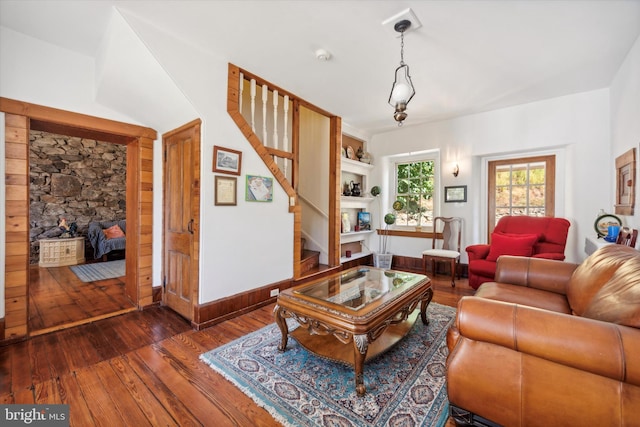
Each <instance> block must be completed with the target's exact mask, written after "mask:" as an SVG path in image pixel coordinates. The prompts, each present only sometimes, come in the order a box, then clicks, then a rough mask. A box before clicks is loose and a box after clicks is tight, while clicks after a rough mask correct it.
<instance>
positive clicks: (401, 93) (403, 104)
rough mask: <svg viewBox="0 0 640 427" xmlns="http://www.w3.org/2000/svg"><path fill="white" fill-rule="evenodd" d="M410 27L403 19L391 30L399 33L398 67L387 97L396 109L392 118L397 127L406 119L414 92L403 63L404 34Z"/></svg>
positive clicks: (406, 67)
mask: <svg viewBox="0 0 640 427" xmlns="http://www.w3.org/2000/svg"><path fill="white" fill-rule="evenodd" d="M409 27H411V21H409V20H407V19H403V20H402V21H399V22H397V23H396V24H395V25H394V26H393V29H394V30H396V31H397V32H399V33H400V66H399V67H398V68H396V77H395V80H394V82H393V86H392V87H391V94H390V95H389V104H390V105H391V106H392V107H394V108H395V109H396V111H395V112H394V113H393V118H394V119H395V120H396V122H398V126H402V121H403V120H404V119H406V118H407V113H406V111H405V110H406V109H407V104H409V101H411V98H413V95H415V93H416V91H415V89H414V88H413V83H411V76H410V75H409V66H408V65H407V64H405V63H404V32H405V31H407V30H408V29H409Z"/></svg>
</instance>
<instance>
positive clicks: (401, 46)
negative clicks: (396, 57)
mask: <svg viewBox="0 0 640 427" xmlns="http://www.w3.org/2000/svg"><path fill="white" fill-rule="evenodd" d="M400 65H404V30H402V31H400Z"/></svg>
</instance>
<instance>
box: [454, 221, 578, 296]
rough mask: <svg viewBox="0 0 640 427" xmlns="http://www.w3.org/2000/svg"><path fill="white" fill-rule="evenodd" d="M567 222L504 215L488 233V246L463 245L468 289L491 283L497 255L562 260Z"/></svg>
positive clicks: (567, 228) (567, 229) (567, 230)
mask: <svg viewBox="0 0 640 427" xmlns="http://www.w3.org/2000/svg"><path fill="white" fill-rule="evenodd" d="M570 226H571V223H569V221H567V220H566V219H564V218H551V217H532V216H505V217H502V218H500V221H498V223H497V224H496V228H495V229H494V230H493V233H491V244H489V245H485V244H479V245H471V246H467V249H466V250H467V255H469V286H471V287H472V288H473V289H478V287H479V286H480V285H481V284H483V283H484V282H492V281H493V278H494V276H495V273H496V261H497V260H498V257H499V256H500V255H515V256H529V257H533V258H546V259H555V260H558V261H563V260H564V248H565V245H566V243H567V234H568V233H569V227H570Z"/></svg>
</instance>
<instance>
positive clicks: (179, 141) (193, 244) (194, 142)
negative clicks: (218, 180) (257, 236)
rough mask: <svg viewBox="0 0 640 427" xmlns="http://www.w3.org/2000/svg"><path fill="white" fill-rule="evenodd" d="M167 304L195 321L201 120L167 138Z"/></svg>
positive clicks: (164, 275) (165, 217)
mask: <svg viewBox="0 0 640 427" xmlns="http://www.w3.org/2000/svg"><path fill="white" fill-rule="evenodd" d="M163 149H164V221H163V223H164V252H163V254H164V256H163V294H162V295H163V296H162V299H163V303H164V304H165V305H167V306H168V307H170V308H172V309H173V310H175V311H176V312H178V313H180V315H182V316H184V317H185V318H186V319H188V320H193V316H194V310H195V306H196V304H197V302H198V282H199V281H198V248H199V237H198V233H199V230H200V227H199V225H200V221H199V217H200V215H199V207H200V120H196V121H193V122H191V123H188V124H186V125H184V126H182V127H180V128H178V129H175V130H173V131H171V132H168V133H166V134H164V135H163Z"/></svg>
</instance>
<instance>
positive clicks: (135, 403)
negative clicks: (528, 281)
mask: <svg viewBox="0 0 640 427" xmlns="http://www.w3.org/2000/svg"><path fill="white" fill-rule="evenodd" d="M432 282H433V283H434V299H433V301H435V302H438V303H440V304H444V305H450V306H455V305H456V304H457V301H458V300H459V299H460V298H461V297H462V296H463V295H471V294H473V293H474V291H473V289H471V288H470V287H469V286H468V282H467V280H465V279H462V280H457V281H456V287H455V288H451V287H450V285H449V279H448V278H447V277H446V276H438V277H437V278H435V279H432ZM273 307H274V304H269V305H267V306H265V307H263V308H260V309H258V310H255V311H252V312H250V313H247V314H244V315H242V316H239V317H236V318H234V319H231V320H228V321H225V322H223V323H220V324H217V325H214V326H211V327H209V328H206V329H204V330H201V331H195V330H192V329H191V327H190V326H189V323H188V322H187V321H185V320H184V319H182V318H181V317H180V316H178V315H177V314H176V313H174V312H172V311H171V310H169V309H167V308H164V307H159V306H156V307H152V308H149V309H146V310H144V311H133V312H130V313H126V314H122V315H119V316H116V317H111V318H106V319H102V320H97V321H93V322H91V323H86V324H82V325H79V326H76V327H73V328H69V329H64V330H59V331H55V332H51V333H48V334H43V335H38V336H35V337H31V338H30V339H28V340H26V341H21V342H17V343H13V344H10V345H6V346H2V347H0V402H1V403H5V404H6V403H24V404H32V403H66V404H69V405H70V424H71V425H72V426H94V425H95V426H103V425H104V426H119V425H122V426H142V425H153V426H159V425H172V426H174V425H175V426H185V425H206V426H278V425H280V424H279V423H278V422H276V421H275V420H274V419H273V418H272V417H271V416H270V415H269V414H268V412H266V411H265V410H264V409H262V408H260V407H258V406H257V405H256V404H255V403H253V401H252V400H251V399H250V398H249V397H247V396H246V395H245V394H244V393H242V392H241V391H240V390H239V389H237V388H236V387H235V386H233V385H231V383H229V382H228V381H227V380H225V379H224V378H223V377H221V376H220V375H219V374H217V373H215V372H214V371H213V370H212V369H210V368H209V367H207V366H206V365H205V364H204V363H202V362H201V361H200V360H199V356H200V354H201V353H203V352H205V351H208V350H211V349H212V348H215V347H218V346H220V345H223V344H225V343H227V342H229V341H232V340H234V339H236V338H238V337H240V336H242V335H245V334H247V333H250V332H252V331H255V330H257V329H259V328H261V327H263V326H265V325H267V324H270V323H272V322H273V314H272V311H273ZM447 426H448V427H450V426H453V422H452V421H449V423H448V424H447Z"/></svg>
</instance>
